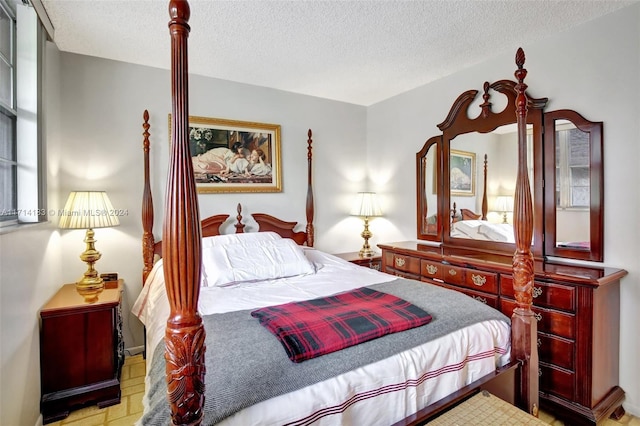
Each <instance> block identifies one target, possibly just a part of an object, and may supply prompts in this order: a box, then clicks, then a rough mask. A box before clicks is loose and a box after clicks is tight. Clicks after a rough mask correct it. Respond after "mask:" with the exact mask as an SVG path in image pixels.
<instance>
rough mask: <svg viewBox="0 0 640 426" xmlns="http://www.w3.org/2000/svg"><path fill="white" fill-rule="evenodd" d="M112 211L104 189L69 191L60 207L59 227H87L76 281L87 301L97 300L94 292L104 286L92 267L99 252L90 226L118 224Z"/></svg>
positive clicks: (77, 288)
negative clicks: (82, 267)
mask: <svg viewBox="0 0 640 426" xmlns="http://www.w3.org/2000/svg"><path fill="white" fill-rule="evenodd" d="M114 213H115V211H114V209H113V206H112V205H111V201H110V200H109V197H108V196H107V193H106V192H104V191H73V192H71V194H69V198H68V199H67V203H66V204H65V206H64V211H63V213H62V214H61V215H60V221H59V223H58V227H59V228H62V229H86V230H87V233H86V235H85V238H84V242H85V243H86V248H85V251H84V252H83V253H82V254H80V259H81V260H82V261H83V262H85V263H86V264H87V270H86V271H85V273H84V275H83V276H82V278H80V280H79V281H78V282H76V290H77V291H78V293H80V294H81V295H82V296H83V297H84V299H85V301H87V302H89V303H91V302H95V301H96V300H98V295H99V294H100V293H101V292H102V290H103V289H104V283H103V281H102V278H100V275H99V274H98V271H97V270H96V269H95V267H94V264H95V263H96V262H97V261H98V260H99V259H100V257H101V254H100V252H99V251H97V250H96V248H95V242H96V240H95V239H94V235H95V233H94V231H93V229H94V228H107V227H112V226H118V225H120V221H119V220H118V216H117V215H115V214H114Z"/></svg>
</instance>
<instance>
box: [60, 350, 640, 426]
mask: <svg viewBox="0 0 640 426" xmlns="http://www.w3.org/2000/svg"><path fill="white" fill-rule="evenodd" d="M144 375H145V360H144V359H143V358H142V355H135V356H129V357H126V358H125V361H124V366H123V367H122V383H121V388H122V397H121V401H120V404H118V405H112V406H111V407H107V408H102V409H101V408H98V407H97V406H91V407H86V408H82V409H80V410H77V411H72V412H71V414H69V417H67V418H66V419H64V420H61V421H58V422H54V423H49V425H48V426H132V425H133V424H134V423H135V422H136V421H137V420H138V419H139V418H140V416H141V415H142V396H143V394H144ZM539 418H540V420H542V421H544V422H545V423H548V424H550V425H553V426H570V425H565V424H564V423H563V422H561V421H559V420H556V419H555V418H554V417H553V416H552V415H550V414H548V413H544V412H541V413H540V415H539ZM620 425H624V426H640V419H639V418H637V417H634V416H630V415H629V414H625V415H624V416H623V417H622V418H621V419H620V420H618V421H615V420H611V419H607V420H605V421H604V422H602V424H601V425H599V426H620ZM514 426H515V425H514Z"/></svg>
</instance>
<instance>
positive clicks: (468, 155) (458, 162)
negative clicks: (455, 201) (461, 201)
mask: <svg viewBox="0 0 640 426" xmlns="http://www.w3.org/2000/svg"><path fill="white" fill-rule="evenodd" d="M449 181H450V183H451V187H450V191H451V195H458V196H474V195H475V194H476V153H475V152H467V151H457V150H455V149H452V150H450V154H449Z"/></svg>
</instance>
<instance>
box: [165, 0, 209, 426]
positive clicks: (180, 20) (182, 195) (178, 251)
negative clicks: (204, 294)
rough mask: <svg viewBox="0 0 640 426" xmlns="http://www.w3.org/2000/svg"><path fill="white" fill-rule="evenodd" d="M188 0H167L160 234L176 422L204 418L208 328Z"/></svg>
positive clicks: (169, 384)
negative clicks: (166, 135)
mask: <svg viewBox="0 0 640 426" xmlns="http://www.w3.org/2000/svg"><path fill="white" fill-rule="evenodd" d="M189 15H190V9H189V4H188V2H187V1H186V0H171V1H170V2H169V16H170V17H171V21H170V22H169V30H170V33H171V86H172V88H171V93H172V96H173V98H172V104H173V106H172V115H171V150H170V161H169V173H168V179H167V189H166V193H165V211H164V225H163V238H162V244H163V246H162V253H163V258H164V277H165V283H166V288H167V293H168V297H169V304H170V308H171V313H170V314H169V319H168V320H167V328H166V331H165V344H166V349H165V355H164V356H165V360H166V372H167V397H168V399H169V404H170V406H171V417H172V420H173V423H174V424H180V425H199V424H200V423H201V422H202V419H203V409H202V407H203V405H204V387H205V383H204V377H205V365H204V355H205V344H204V339H205V331H204V327H203V325H202V318H201V317H200V315H199V314H198V311H197V308H198V296H199V294H200V258H201V256H202V253H201V241H200V240H201V229H200V215H199V212H198V198H197V193H196V187H195V180H194V178H193V165H192V162H191V154H190V152H189V105H188V103H189V93H188V89H189V87H188V62H187V38H188V36H189V30H190V28H189V25H188V21H189Z"/></svg>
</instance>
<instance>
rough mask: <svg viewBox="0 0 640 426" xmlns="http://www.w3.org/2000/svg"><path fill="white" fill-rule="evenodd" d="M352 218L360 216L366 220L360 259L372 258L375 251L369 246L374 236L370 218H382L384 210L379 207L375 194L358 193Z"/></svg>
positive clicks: (352, 210)
mask: <svg viewBox="0 0 640 426" xmlns="http://www.w3.org/2000/svg"><path fill="white" fill-rule="evenodd" d="M351 215H352V216H360V217H362V218H363V219H364V231H362V234H360V235H361V236H362V238H364V244H363V245H362V248H361V249H360V253H359V254H360V257H372V256H373V255H374V254H375V251H373V250H372V249H371V247H370V246H369V238H371V237H372V236H373V234H371V231H369V218H370V217H375V216H382V210H381V209H380V206H379V205H378V200H377V197H376V193H375V192H358V195H357V197H356V200H355V202H354V204H353V207H352V209H351Z"/></svg>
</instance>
